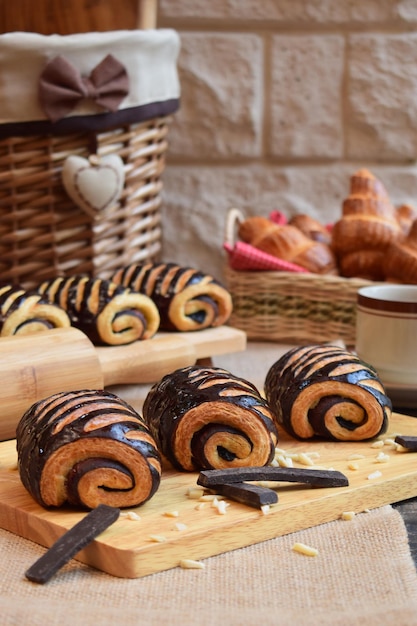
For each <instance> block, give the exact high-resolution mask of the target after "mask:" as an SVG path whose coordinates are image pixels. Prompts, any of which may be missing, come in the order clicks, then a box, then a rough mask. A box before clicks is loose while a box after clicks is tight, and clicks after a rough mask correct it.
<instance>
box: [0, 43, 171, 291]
mask: <svg viewBox="0 0 417 626" xmlns="http://www.w3.org/2000/svg"><path fill="white" fill-rule="evenodd" d="M148 32H149V31H148ZM171 63H172V64H174V61H171ZM151 70H152V68H149V71H151ZM170 71H171V74H173V73H174V70H173V69H171V70H170ZM162 74H163V72H162ZM165 105H166V103H162V105H161V103H159V102H157V103H156V106H155V107H153V108H152V106H149V105H146V106H143V107H142V114H141V116H140V117H139V119H132V117H133V116H130V118H129V116H127V117H123V116H122V115H121V116H119V117H117V116H118V114H119V112H116V113H115V114H105V115H104V116H103V115H101V116H100V115H96V114H94V115H90V116H89V119H91V120H93V127H94V130H90V129H89V128H88V123H87V125H86V124H84V128H83V129H82V130H80V129H76V130H73V128H72V127H71V131H67V130H66V129H65V123H66V122H67V121H68V119H64V120H61V122H60V123H63V124H64V126H61V128H60V130H59V132H58V133H56V132H54V131H53V130H52V131H51V132H28V131H27V124H26V125H25V124H21V125H20V127H21V129H22V131H23V132H17V133H10V132H7V130H6V132H3V128H4V126H5V125H4V124H3V125H2V124H0V280H1V281H2V282H13V283H19V284H20V285H22V286H23V287H25V288H30V287H35V286H36V285H38V284H39V282H41V281H43V280H46V279H50V278H53V277H55V276H56V275H70V274H75V273H88V274H90V275H92V276H96V275H98V274H99V275H100V276H101V277H103V278H107V277H108V276H110V274H112V273H113V272H114V271H115V269H117V268H118V267H121V266H122V265H126V264H128V263H132V262H142V261H147V260H151V261H154V260H156V259H158V257H159V253H160V248H161V218H160V206H161V190H162V182H161V176H162V173H163V171H164V167H165V154H166V150H167V132H168V127H169V124H170V121H171V115H172V113H173V111H175V110H176V108H177V107H178V99H176V100H175V98H172V100H170V101H168V106H165ZM139 108H140V107H137V110H139ZM143 109H145V113H144V114H143ZM131 110H133V109H129V111H131ZM153 111H157V115H155V114H154V115H151V114H148V112H153ZM135 112H136V109H135ZM122 113H123V112H122ZM111 115H113V118H112V117H111ZM0 119H1V114H0ZM78 119H80V120H81V121H83V119H84V120H85V119H86V117H84V118H83V117H80V118H78ZM101 119H103V120H105V124H103V125H102V124H101ZM109 120H110V121H109ZM47 123H48V122H45V124H44V125H46V124H47ZM6 126H7V125H6ZM9 126H10V125H9ZM12 126H13V125H12ZM14 126H16V124H15V125H14ZM17 126H19V125H17ZM57 126H58V128H59V124H58V125H57ZM20 127H19V128H20ZM34 128H35V129H36V122H35V126H34ZM51 128H52V126H51ZM68 128H69V126H68ZM63 129H64V130H63ZM91 154H94V155H97V156H98V157H102V156H104V155H118V156H119V157H120V158H121V159H122V161H123V168H124V177H125V182H124V186H123V190H122V193H121V195H120V197H119V198H118V199H117V201H116V202H115V204H114V205H113V206H112V207H111V210H108V211H107V210H106V211H103V212H102V213H100V214H98V215H95V216H91V215H90V214H88V213H87V212H85V211H84V210H83V209H82V208H80V207H78V206H76V205H75V203H74V202H73V201H72V200H71V199H70V197H69V196H68V195H67V193H66V191H65V189H64V186H63V183H62V180H61V174H62V168H63V164H64V161H65V159H66V158H67V156H70V155H76V156H81V157H85V158H87V157H89V156H90V155H91Z"/></svg>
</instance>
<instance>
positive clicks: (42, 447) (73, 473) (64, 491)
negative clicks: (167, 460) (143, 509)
mask: <svg viewBox="0 0 417 626" xmlns="http://www.w3.org/2000/svg"><path fill="white" fill-rule="evenodd" d="M16 445H17V454H18V469H19V473H20V478H21V480H22V483H23V485H24V486H25V488H26V489H27V491H28V492H29V493H30V494H31V495H32V497H33V498H34V499H35V500H36V501H37V502H38V503H39V504H41V505H42V506H44V507H60V506H62V505H63V504H64V503H66V502H68V503H69V504H71V505H73V506H76V507H82V508H88V509H92V508H95V507H96V506H98V505H99V504H107V505H109V506H115V507H119V508H123V507H131V506H138V505H140V504H142V503H144V502H145V501H146V500H148V499H149V498H151V497H152V495H153V494H154V493H155V492H156V490H157V489H158V487H159V484H160V477H161V463H160V455H159V453H158V450H157V449H156V446H155V442H154V441H153V439H152V437H151V435H150V433H149V429H148V428H147V426H146V424H145V422H144V420H143V418H142V417H141V416H140V415H139V414H138V413H137V412H136V411H135V410H134V409H133V408H132V407H131V406H130V405H129V404H127V403H126V402H124V401H123V400H121V399H120V398H118V397H117V396H116V395H114V394H112V393H110V392H106V391H100V390H97V391H96V390H83V391H73V392H60V393H56V394H54V395H52V396H49V397H48V398H45V399H43V400H41V401H38V402H36V403H35V404H33V405H32V406H31V407H30V408H29V409H28V410H27V411H26V412H25V414H24V415H23V416H22V418H21V420H20V422H19V424H18V426H17V430H16Z"/></svg>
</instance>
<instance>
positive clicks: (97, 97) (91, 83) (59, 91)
mask: <svg viewBox="0 0 417 626" xmlns="http://www.w3.org/2000/svg"><path fill="white" fill-rule="evenodd" d="M128 93H129V77H128V74H127V71H126V68H125V67H124V65H123V64H122V63H120V62H119V61H118V60H117V59H115V58H114V56H112V55H111V54H108V55H107V56H106V57H105V58H104V59H103V60H102V61H101V62H100V63H99V64H98V65H97V66H96V67H95V68H94V69H93V71H92V72H91V74H90V76H89V77H85V76H81V74H80V73H79V72H78V70H77V69H76V68H75V67H74V66H73V65H72V64H71V63H70V62H69V61H67V59H65V58H64V57H63V56H57V57H55V58H54V59H52V61H50V62H49V63H48V64H47V65H46V67H45V69H44V70H43V72H42V74H41V75H40V78H39V99H40V103H41V106H42V108H43V110H44V112H45V114H46V115H47V117H48V118H49V119H50V120H51V121H52V122H56V121H58V120H60V119H61V118H63V117H65V116H66V115H68V113H70V112H71V111H72V110H73V109H74V107H75V106H76V104H77V103H78V102H79V101H80V100H84V99H90V100H93V101H94V102H95V103H96V104H98V105H99V106H101V107H103V109H106V110H107V111H112V112H114V111H117V109H118V108H119V105H120V103H121V102H122V100H123V99H124V98H125V97H126V95H127V94H128Z"/></svg>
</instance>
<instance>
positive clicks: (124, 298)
mask: <svg viewBox="0 0 417 626" xmlns="http://www.w3.org/2000/svg"><path fill="white" fill-rule="evenodd" d="M38 291H39V293H41V294H42V295H44V296H45V297H46V298H48V300H49V301H50V302H52V303H55V304H58V305H59V306H61V307H62V308H63V309H65V310H66V311H67V313H68V315H69V317H70V319H71V324H72V326H75V327H76V328H79V329H80V330H82V331H83V332H84V333H85V334H86V335H87V337H88V338H89V339H90V341H92V343H94V344H96V345H122V344H128V343H132V342H133V341H137V340H140V339H149V338H150V337H153V335H154V334H155V333H156V331H157V330H158V328H159V322H160V318H159V313H158V309H157V308H156V306H155V304H154V303H153V302H152V300H151V299H150V298H148V297H147V296H145V295H143V294H140V293H135V292H133V291H132V290H131V289H127V288H125V287H122V286H121V285H116V284H115V283H113V282H111V281H109V280H102V279H100V278H89V277H88V276H71V277H69V278H63V277H60V278H55V279H53V280H50V281H45V282H43V283H42V284H41V285H40V286H39V288H38Z"/></svg>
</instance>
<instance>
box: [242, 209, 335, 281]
mask: <svg viewBox="0 0 417 626" xmlns="http://www.w3.org/2000/svg"><path fill="white" fill-rule="evenodd" d="M238 235H239V237H240V238H241V239H242V241H244V242H245V243H248V244H250V245H252V246H254V247H255V248H258V249H259V250H262V251H263V252H267V253H268V254H271V255H272V256H275V257H278V258H280V259H283V260H284V261H289V262H290V263H295V264H296V265H299V266H301V267H304V268H305V269H306V270H308V271H309V272H312V273H315V274H335V273H337V270H336V259H335V256H334V254H333V252H332V250H331V248H330V247H329V246H328V245H326V244H324V243H321V242H319V241H313V240H312V239H310V238H309V237H307V236H306V235H305V234H304V233H302V232H301V231H300V230H299V229H298V228H296V227H295V226H291V225H289V224H284V225H279V224H275V223H274V222H273V221H272V220H269V219H268V218H265V217H261V216H254V217H249V218H247V219H246V220H244V221H243V222H242V223H241V224H240V225H239V228H238Z"/></svg>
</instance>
